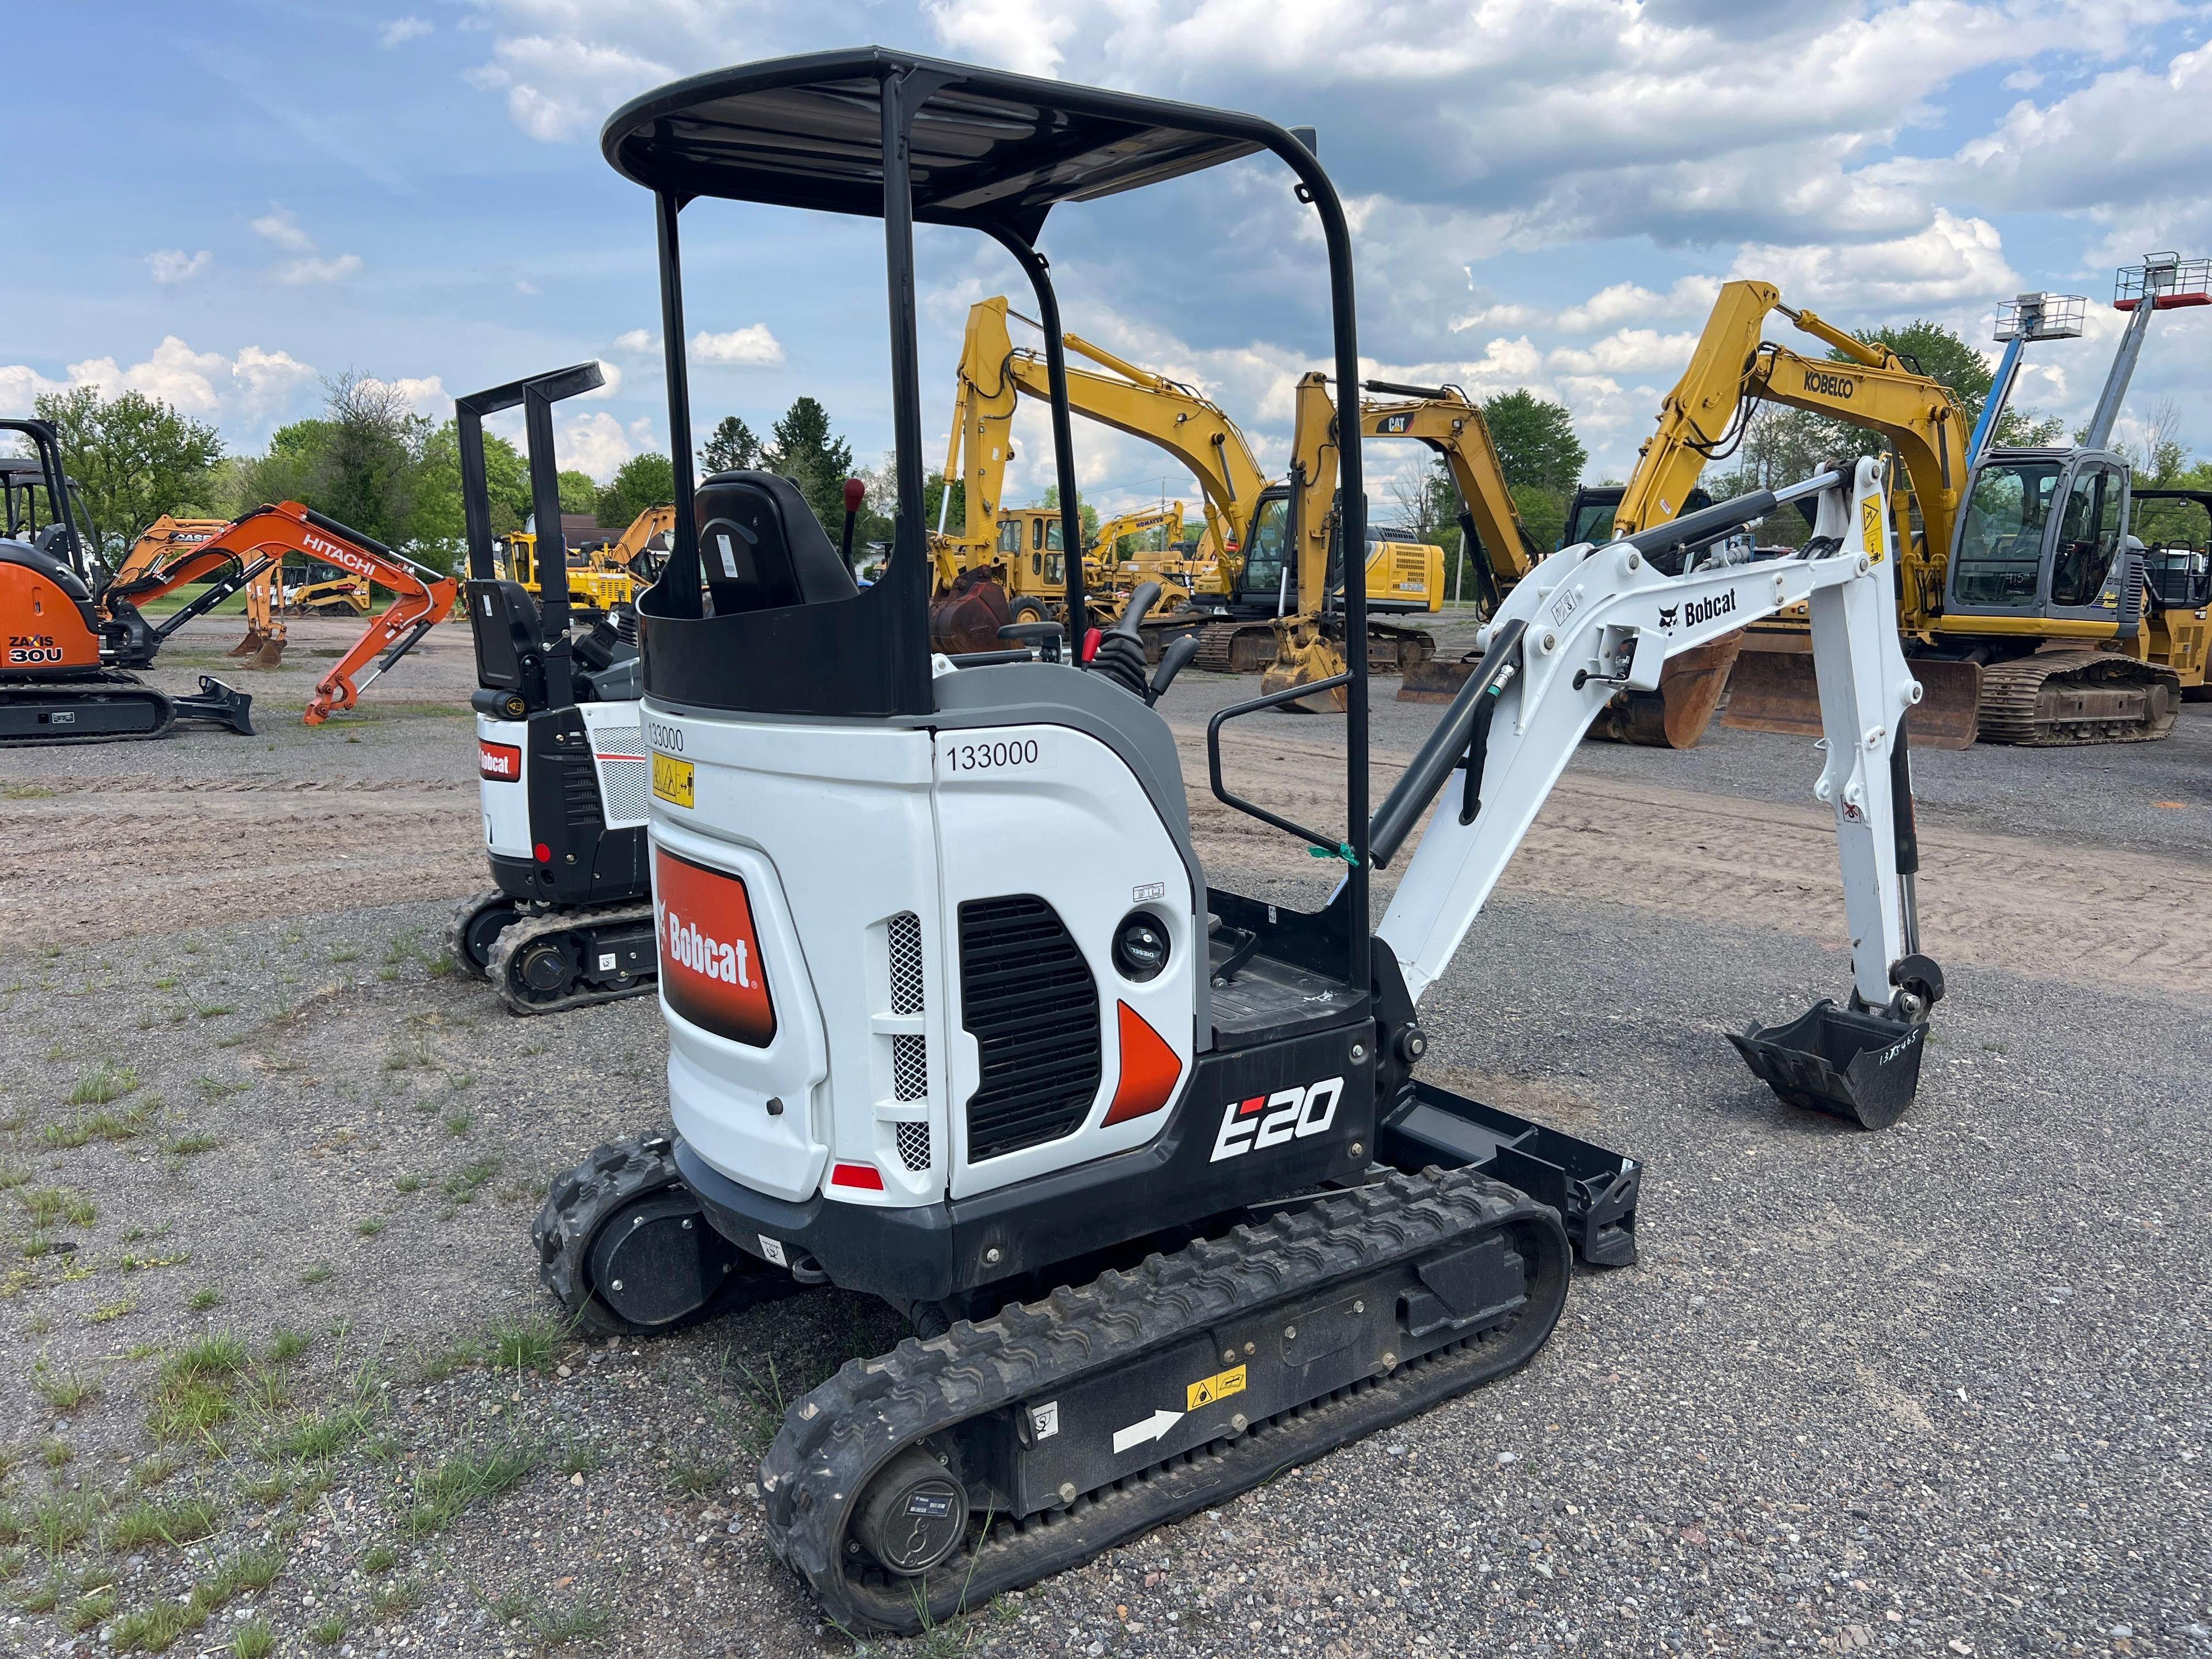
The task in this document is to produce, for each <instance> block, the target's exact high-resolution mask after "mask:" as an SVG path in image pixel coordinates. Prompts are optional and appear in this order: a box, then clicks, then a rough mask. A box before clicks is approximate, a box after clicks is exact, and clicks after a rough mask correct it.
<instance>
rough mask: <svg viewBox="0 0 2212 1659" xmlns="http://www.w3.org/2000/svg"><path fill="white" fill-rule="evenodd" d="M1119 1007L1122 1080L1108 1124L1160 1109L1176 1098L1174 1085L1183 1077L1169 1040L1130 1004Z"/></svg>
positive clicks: (1115, 1090) (1118, 1084)
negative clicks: (1169, 1045)
mask: <svg viewBox="0 0 2212 1659" xmlns="http://www.w3.org/2000/svg"><path fill="white" fill-rule="evenodd" d="M1119 1006H1120V1007H1121V1081H1120V1082H1119V1083H1116V1084H1115V1085H1114V1103H1113V1104H1112V1105H1110V1106H1109V1107H1108V1108H1107V1109H1106V1122H1107V1123H1126V1122H1127V1121H1129V1120H1130V1119H1131V1118H1133V1117H1144V1116H1146V1115H1148V1114H1150V1113H1152V1112H1157V1111H1158V1110H1159V1109H1160V1108H1161V1107H1163V1106H1164V1105H1166V1104H1167V1103H1168V1102H1169V1101H1170V1100H1171V1099H1173V1098H1174V1097H1175V1086H1176V1083H1177V1082H1179V1081H1180V1080H1181V1079H1182V1060H1179V1059H1178V1058H1176V1051H1175V1050H1174V1049H1173V1048H1170V1047H1168V1043H1167V1039H1166V1038H1165V1037H1163V1036H1161V1035H1160V1034H1159V1033H1158V1031H1155V1030H1153V1029H1152V1027H1151V1026H1150V1025H1148V1024H1146V1023H1145V1017H1144V1016H1143V1015H1142V1014H1139V1012H1137V1011H1136V1010H1135V1009H1134V1008H1132V1007H1131V1006H1129V1005H1128V1004H1127V1003H1126V1002H1124V1003H1121V1004H1120V1005H1119ZM1101 1127H1103V1125H1102V1126H1101Z"/></svg>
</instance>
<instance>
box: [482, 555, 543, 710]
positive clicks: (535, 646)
mask: <svg viewBox="0 0 2212 1659" xmlns="http://www.w3.org/2000/svg"><path fill="white" fill-rule="evenodd" d="M538 628H539V624H538V602H537V600H535V599H532V598H531V597H530V590H529V589H528V588H526V587H525V586H522V584H521V583H520V582H508V581H471V583H470V584H469V631H470V632H471V634H473V635H475V636H476V642H477V684H478V685H481V686H483V687H486V688H487V689H489V690H495V691H520V692H523V693H524V694H525V695H526V696H542V695H543V692H542V688H543V686H544V683H545V681H544V673H545V670H544V661H545V641H544V639H542V638H541V637H540V636H539V631H538Z"/></svg>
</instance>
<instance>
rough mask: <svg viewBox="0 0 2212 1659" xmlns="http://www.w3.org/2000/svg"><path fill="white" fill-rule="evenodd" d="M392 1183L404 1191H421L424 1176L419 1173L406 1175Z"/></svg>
mask: <svg viewBox="0 0 2212 1659" xmlns="http://www.w3.org/2000/svg"><path fill="white" fill-rule="evenodd" d="M392 1185H393V1186H394V1187H397V1188H398V1189H399V1190H400V1191H401V1192H403V1193H419V1192H421V1191H422V1176H418V1175H404V1176H400V1177H399V1179H398V1180H397V1181H395V1182H392Z"/></svg>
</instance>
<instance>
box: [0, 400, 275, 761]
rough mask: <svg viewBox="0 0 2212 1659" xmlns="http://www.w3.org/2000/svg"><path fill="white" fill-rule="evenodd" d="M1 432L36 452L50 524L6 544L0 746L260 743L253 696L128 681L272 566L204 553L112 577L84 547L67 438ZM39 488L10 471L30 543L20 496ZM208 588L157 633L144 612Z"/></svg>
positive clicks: (19, 428)
mask: <svg viewBox="0 0 2212 1659" xmlns="http://www.w3.org/2000/svg"><path fill="white" fill-rule="evenodd" d="M0 432H16V433H21V435H23V436H24V437H26V438H27V439H28V440H30V442H31V446H32V448H33V451H34V452H35V459H36V461H37V465H38V477H37V480H36V483H37V485H38V487H40V488H42V489H44V490H45V492H46V501H47V503H48V505H49V510H50V522H49V523H48V524H47V525H46V527H45V528H44V529H43V530H40V531H38V532H35V534H34V535H33V537H32V538H31V539H28V540H22V539H18V538H16V537H15V535H14V534H12V533H11V534H9V535H8V536H5V537H0V636H4V639H5V641H6V651H7V656H6V659H5V660H4V661H0V744H5V745H9V746H15V745H21V744H49V743H53V744H60V743H118V742H124V741H126V740H128V739H131V738H158V737H161V736H163V735H164V734H166V733H167V732H168V730H169V728H170V727H171V726H173V725H175V724H176V722H177V721H178V720H206V721H209V722H210V723H212V724H214V725H216V726H225V727H228V729H229V730H231V731H233V732H238V733H240V735H241V736H245V737H251V736H252V735H253V720H252V707H253V699H252V696H249V695H247V694H246V693H245V692H243V691H234V690H231V688H230V687H228V686H227V685H225V684H223V683H222V681H221V680H218V679H214V678H210V677H209V676H207V675H205V674H203V675H201V676H200V689H199V693H198V695H197V696H187V697H173V696H170V695H169V694H168V693H167V692H166V691H162V690H157V689H156V688H155V687H153V686H150V685H149V684H146V683H145V682H144V681H143V680H142V679H140V678H138V677H137V675H136V674H135V673H133V672H131V670H133V669H138V668H150V667H151V666H153V664H154V659H155V655H156V654H158V653H159V652H160V651H161V647H162V645H163V643H164V642H165V641H167V639H168V637H169V636H170V635H172V634H174V633H175V632H176V631H177V630H178V629H179V628H182V627H183V626H184V625H185V623H188V622H190V621H191V619H192V618H193V617H197V616H203V615H204V614H205V613H206V612H208V611H212V610H213V609H214V608H215V607H216V605H221V604H222V602H223V601H224V600H225V599H228V598H229V597H230V596H231V595H232V594H234V593H235V592H238V590H239V589H240V588H241V587H243V586H246V583H247V582H249V581H251V580H253V578H254V577H256V576H257V575H258V574H261V572H263V571H264V570H265V569H267V568H269V564H270V560H269V559H268V558H266V557H264V558H262V559H261V560H260V561H259V562H258V563H248V562H247V561H246V558H245V557H243V556H240V553H239V551H238V550H234V549H231V548H224V547H213V546H207V547H195V548H192V549H191V550H187V551H185V552H184V553H181V554H180V555H179V556H177V557H176V558H175V559H173V560H172V561H171V562H169V563H168V564H167V566H166V567H164V568H161V569H159V570H155V571H149V572H146V573H144V574H133V575H131V576H130V577H128V578H125V577H120V576H111V575H110V574H109V573H108V570H107V568H106V566H105V565H103V564H102V563H100V560H99V558H98V557H97V554H96V550H95V549H94V548H91V547H88V546H87V545H86V544H85V542H86V538H85V536H84V534H83V533H82V525H83V522H84V521H83V520H82V517H81V515H80V514H79V513H78V512H77V510H76V505H75V500H74V492H72V491H71V489H70V483H69V477H68V476H67V474H66V473H64V471H63V469H62V449H61V439H60V436H59V435H58V434H57V433H56V432H55V430H54V428H53V427H52V425H51V424H50V423H49V422H45V421H34V420H12V419H11V420H0ZM31 487H32V481H31V480H30V478H29V477H28V476H27V469H11V470H10V488H9V492H8V493H9V500H8V509H9V530H10V532H13V531H15V529H16V528H18V527H21V528H22V529H23V530H24V531H26V532H29V526H30V520H28V519H27V517H24V516H22V515H21V514H20V513H19V511H18V506H17V502H16V500H15V496H16V495H17V493H18V492H19V491H20V492H24V493H27V491H28V490H29V489H30V488H31ZM210 577H212V578H213V579H214V580H211V581H209V585H208V586H207V588H206V590H205V591H204V592H202V593H200V594H199V595H198V596H197V598H195V599H192V600H191V602H190V603H189V604H187V605H184V606H183V607H182V608H180V609H179V611H176V612H175V613H174V614H173V615H172V616H170V617H166V618H164V619H163V620H162V621H161V623H158V624H157V623H151V622H149V621H148V620H147V619H146V617H144V616H143V614H141V612H140V611H139V609H138V607H139V605H140V604H141V603H143V602H144V601H146V600H149V599H158V598H160V597H161V595H163V594H165V593H170V592H174V591H175V590H176V589H178V588H179V587H183V586H186V585H187V584H189V583H192V582H197V581H203V580H208V579H209V578H210Z"/></svg>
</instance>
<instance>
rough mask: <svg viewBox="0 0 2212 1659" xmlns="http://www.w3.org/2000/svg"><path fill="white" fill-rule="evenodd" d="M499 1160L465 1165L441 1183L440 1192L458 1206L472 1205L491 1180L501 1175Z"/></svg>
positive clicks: (483, 1160) (474, 1160) (492, 1159)
mask: <svg viewBox="0 0 2212 1659" xmlns="http://www.w3.org/2000/svg"><path fill="white" fill-rule="evenodd" d="M499 1164H500V1161H499V1159H498V1158H476V1159H473V1160H472V1161H471V1162H470V1163H467V1164H463V1165H462V1166H461V1167H460V1168H459V1169H458V1170H454V1171H453V1174H451V1175H449V1176H447V1177H446V1178H445V1180H444V1181H442V1182H440V1183H439V1187H440V1190H441V1191H442V1192H444V1194H446V1196H447V1197H448V1198H450V1199H452V1200H453V1202H454V1203H456V1204H472V1203H474V1202H475V1201H476V1196H477V1194H478V1193H480V1192H482V1191H483V1188H485V1186H486V1185H487V1184H488V1183H489V1182H490V1180H491V1178H492V1177H493V1176H495V1175H497V1174H498V1173H499Z"/></svg>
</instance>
